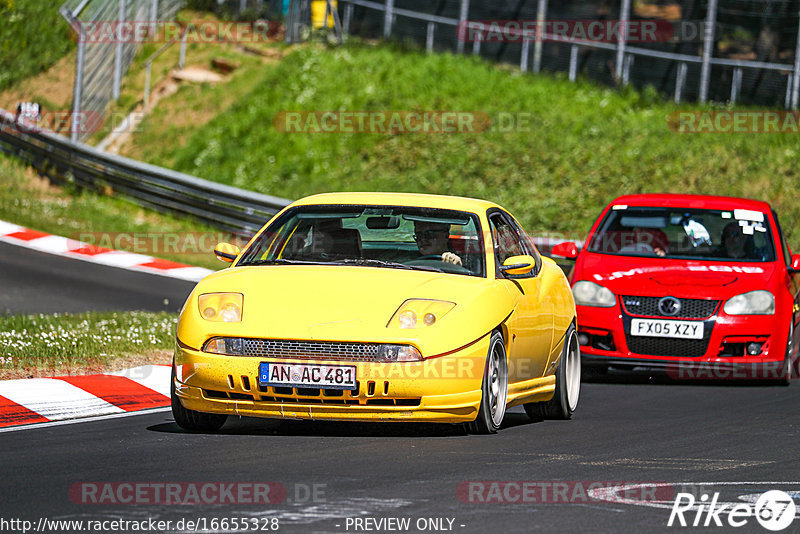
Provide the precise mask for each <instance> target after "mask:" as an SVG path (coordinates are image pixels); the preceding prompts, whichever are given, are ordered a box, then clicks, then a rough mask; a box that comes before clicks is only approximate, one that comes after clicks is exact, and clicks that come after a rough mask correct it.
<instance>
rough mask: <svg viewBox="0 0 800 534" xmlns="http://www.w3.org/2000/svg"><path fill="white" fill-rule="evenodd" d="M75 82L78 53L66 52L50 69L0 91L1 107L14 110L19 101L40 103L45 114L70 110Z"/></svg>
mask: <svg viewBox="0 0 800 534" xmlns="http://www.w3.org/2000/svg"><path fill="white" fill-rule="evenodd" d="M74 85H75V53H74V52H73V53H71V54H67V55H66V56H65V57H63V58H61V59H60V60H59V61H58V62H56V64H55V65H53V66H52V67H50V68H49V69H48V70H47V71H45V72H42V73H41V74H37V75H36V76H33V77H31V78H27V79H25V80H22V81H21V82H19V83H18V84H17V85H15V86H14V87H11V88H9V89H6V90H5V91H3V92H2V93H0V107H1V108H3V109H6V110H10V111H13V110H14V109H16V107H17V104H18V103H19V102H27V101H33V102H39V103H40V104H42V108H43V109H42V111H43V113H44V114H47V113H51V112H61V111H69V110H70V109H71V104H72V90H73V86H74Z"/></svg>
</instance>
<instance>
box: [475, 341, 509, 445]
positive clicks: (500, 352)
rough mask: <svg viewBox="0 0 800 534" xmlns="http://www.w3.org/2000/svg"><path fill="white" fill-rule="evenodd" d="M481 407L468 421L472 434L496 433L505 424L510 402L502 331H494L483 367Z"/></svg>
mask: <svg viewBox="0 0 800 534" xmlns="http://www.w3.org/2000/svg"><path fill="white" fill-rule="evenodd" d="M481 392H482V395H481V407H480V409H479V410H478V416H477V417H476V418H475V420H474V421H471V422H469V423H467V431H468V432H470V433H471V434H494V433H496V432H497V430H498V429H499V428H500V425H501V424H503V417H505V413H506V403H507V402H508V361H507V359H506V346H505V342H504V341H503V336H502V335H501V334H500V332H493V333H492V337H491V339H490V340H489V352H488V354H487V355H486V365H485V366H484V368H483V381H482V383H481Z"/></svg>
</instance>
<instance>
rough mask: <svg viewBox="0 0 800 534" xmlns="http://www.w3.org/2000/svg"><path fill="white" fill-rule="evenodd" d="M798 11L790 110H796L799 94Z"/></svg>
mask: <svg viewBox="0 0 800 534" xmlns="http://www.w3.org/2000/svg"><path fill="white" fill-rule="evenodd" d="M798 73H800V11H798V13H797V46H796V47H795V50H794V71H793V75H792V81H793V82H794V83H790V87H791V88H792V101H791V102H790V104H789V105H790V106H791V109H797V97H798V94H800V76H798Z"/></svg>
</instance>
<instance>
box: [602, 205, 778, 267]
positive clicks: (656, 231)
mask: <svg viewBox="0 0 800 534" xmlns="http://www.w3.org/2000/svg"><path fill="white" fill-rule="evenodd" d="M588 250H589V252H596V253H600V254H614V255H620V256H645V257H648V256H649V257H663V258H674V259H692V260H718V261H745V262H770V261H775V246H774V243H773V239H772V232H771V230H770V223H769V218H768V217H767V214H765V213H762V212H760V211H753V210H745V209H731V210H706V209H689V208H687V209H684V208H654V207H638V206H636V207H632V206H631V207H629V206H613V207H612V209H611V210H610V211H609V212H608V213H607V214H606V216H605V218H604V219H603V221H602V222H601V223H600V225H599V227H598V229H597V232H595V234H594V236H593V237H592V240H591V243H590V244H589V247H588Z"/></svg>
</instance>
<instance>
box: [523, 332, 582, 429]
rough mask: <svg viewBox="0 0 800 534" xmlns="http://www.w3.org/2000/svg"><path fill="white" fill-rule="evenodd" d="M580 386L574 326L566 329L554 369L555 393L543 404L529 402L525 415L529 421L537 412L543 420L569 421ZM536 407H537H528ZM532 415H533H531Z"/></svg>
mask: <svg viewBox="0 0 800 534" xmlns="http://www.w3.org/2000/svg"><path fill="white" fill-rule="evenodd" d="M580 384H581V348H580V345H579V344H578V335H577V333H576V332H575V325H574V324H572V325H570V327H569V328H568V329H567V333H566V335H565V336H564V348H563V349H562V352H561V360H560V361H559V362H558V367H557V368H556V391H555V393H554V394H553V398H552V399H550V400H549V401H545V402H531V403H528V404H526V405H525V413H527V414H528V416H529V417H531V419H534V420H536V419H535V417H534V415H536V414H537V410H539V413H540V414H541V415H540V417H543V418H544V419H570V418H571V417H572V414H573V413H574V412H575V408H576V407H577V406H578V399H579V398H580V390H581V388H580ZM530 405H538V406H530ZM531 414H534V415H531Z"/></svg>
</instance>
